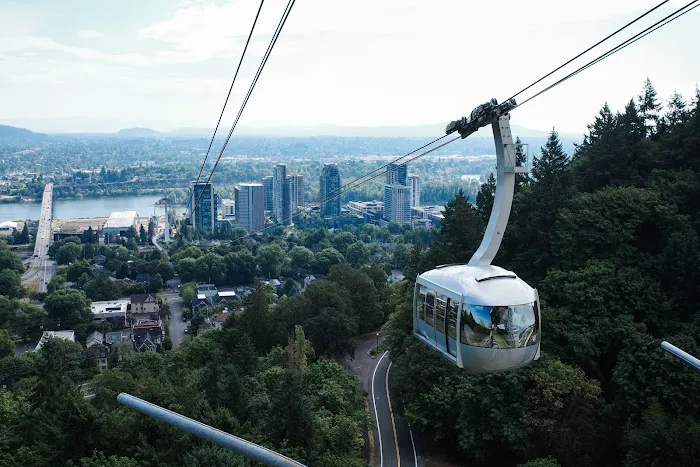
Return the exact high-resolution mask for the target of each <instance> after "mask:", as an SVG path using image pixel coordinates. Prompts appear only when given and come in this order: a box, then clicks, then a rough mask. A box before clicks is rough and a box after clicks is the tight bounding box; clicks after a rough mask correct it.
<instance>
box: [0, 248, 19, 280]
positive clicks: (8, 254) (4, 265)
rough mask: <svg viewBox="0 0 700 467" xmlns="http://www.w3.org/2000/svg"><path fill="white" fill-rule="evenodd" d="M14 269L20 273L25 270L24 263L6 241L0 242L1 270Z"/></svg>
mask: <svg viewBox="0 0 700 467" xmlns="http://www.w3.org/2000/svg"><path fill="white" fill-rule="evenodd" d="M3 269H12V270H15V271H17V272H19V273H20V274H21V273H23V272H24V265H23V264H22V261H21V260H20V259H19V257H18V256H17V255H16V254H14V253H13V252H12V251H10V249H9V248H7V245H6V244H5V242H0V270H3Z"/></svg>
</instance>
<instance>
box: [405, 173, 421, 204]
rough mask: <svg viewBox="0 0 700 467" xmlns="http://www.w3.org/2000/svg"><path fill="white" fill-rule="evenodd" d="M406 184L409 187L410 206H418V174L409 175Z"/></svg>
mask: <svg viewBox="0 0 700 467" xmlns="http://www.w3.org/2000/svg"><path fill="white" fill-rule="evenodd" d="M408 186H410V187H411V207H412V208H415V207H416V206H420V177H419V176H418V175H409V176H408Z"/></svg>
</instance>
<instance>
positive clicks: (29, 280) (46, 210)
mask: <svg viewBox="0 0 700 467" xmlns="http://www.w3.org/2000/svg"><path fill="white" fill-rule="evenodd" d="M52 212H53V184H51V183H48V184H47V185H46V187H45V188H44V195H43V197H42V200H41V217H40V218H39V227H38V228H37V232H36V239H35V240H36V241H35V244H34V256H33V258H32V260H31V262H30V263H29V265H28V266H29V267H28V269H27V272H25V273H24V274H23V275H22V284H24V285H27V286H29V287H30V288H34V289H35V290H36V291H38V292H46V286H47V285H48V284H49V281H50V280H51V276H52V275H53V274H54V273H55V272H56V262H55V261H52V260H50V259H49V257H48V253H49V245H50V244H51V220H52Z"/></svg>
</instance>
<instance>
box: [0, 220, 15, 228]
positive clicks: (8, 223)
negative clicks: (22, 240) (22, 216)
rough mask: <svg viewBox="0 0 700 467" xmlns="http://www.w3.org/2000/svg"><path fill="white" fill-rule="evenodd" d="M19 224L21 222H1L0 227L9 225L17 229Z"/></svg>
mask: <svg viewBox="0 0 700 467" xmlns="http://www.w3.org/2000/svg"><path fill="white" fill-rule="evenodd" d="M18 225H19V224H18V223H17V222H12V221H5V222H0V229H2V228H3V227H5V228H7V227H9V228H12V229H16V228H17V226H18Z"/></svg>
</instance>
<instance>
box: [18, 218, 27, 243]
mask: <svg viewBox="0 0 700 467" xmlns="http://www.w3.org/2000/svg"><path fill="white" fill-rule="evenodd" d="M19 241H20V242H21V243H29V227H28V226H27V223H26V222H25V223H24V227H23V228H22V233H21V234H20V235H19Z"/></svg>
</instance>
